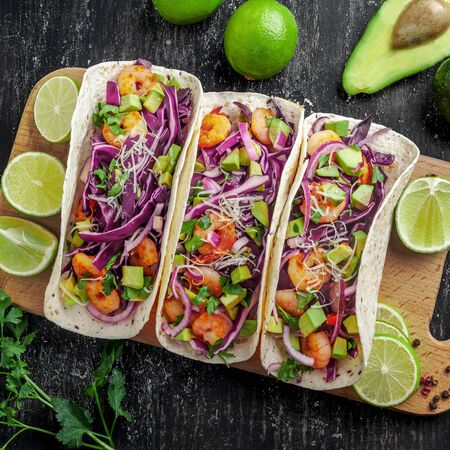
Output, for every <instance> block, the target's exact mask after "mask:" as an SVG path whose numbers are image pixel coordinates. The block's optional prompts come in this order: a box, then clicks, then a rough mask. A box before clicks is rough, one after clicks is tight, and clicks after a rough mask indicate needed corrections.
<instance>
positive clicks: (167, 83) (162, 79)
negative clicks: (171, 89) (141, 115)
mask: <svg viewBox="0 0 450 450" xmlns="http://www.w3.org/2000/svg"><path fill="white" fill-rule="evenodd" d="M155 77H156V79H157V80H158V81H161V83H164V84H165V85H167V86H169V80H168V78H167V77H166V75H161V74H160V73H155ZM156 86H158V87H159V89H161V86H160V84H159V83H158V84H157V85H156ZM161 92H162V89H161Z"/></svg>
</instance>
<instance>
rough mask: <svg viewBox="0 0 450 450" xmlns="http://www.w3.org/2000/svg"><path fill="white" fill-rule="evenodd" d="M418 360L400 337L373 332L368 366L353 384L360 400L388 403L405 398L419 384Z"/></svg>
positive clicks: (396, 403)
mask: <svg viewBox="0 0 450 450" xmlns="http://www.w3.org/2000/svg"><path fill="white" fill-rule="evenodd" d="M419 380H420V362H419V359H418V358H417V355H416V352H415V351H414V350H413V348H412V347H411V346H410V345H409V344H407V343H406V342H405V341H404V340H403V339H400V338H398V337H396V336H392V335H389V334H376V335H375V337H374V340H373V346H372V351H371V352H370V356H369V360H368V362H367V367H366V369H365V371H364V373H363V376H362V377H361V378H360V379H359V380H358V381H357V382H356V384H354V386H353V387H354V389H355V391H356V393H357V394H358V395H359V396H360V397H361V399H362V400H364V401H366V402H368V403H371V404H372V405H375V406H381V407H389V406H395V405H399V404H400V403H403V402H404V401H405V400H407V399H408V398H409V397H410V396H411V395H412V394H413V393H414V391H415V390H416V389H417V387H418V386H419Z"/></svg>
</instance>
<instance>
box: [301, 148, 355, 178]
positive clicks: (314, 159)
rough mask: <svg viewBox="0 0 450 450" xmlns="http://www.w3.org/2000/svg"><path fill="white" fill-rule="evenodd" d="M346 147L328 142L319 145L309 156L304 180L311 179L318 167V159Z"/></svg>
mask: <svg viewBox="0 0 450 450" xmlns="http://www.w3.org/2000/svg"><path fill="white" fill-rule="evenodd" d="M347 147H348V146H347V145H345V144H344V143H342V142H339V141H330V142H326V143H325V144H323V145H321V146H320V147H319V148H318V149H317V150H316V151H315V152H314V153H313V155H312V156H311V158H310V159H309V162H308V168H307V169H306V173H305V178H308V179H311V178H312V177H313V176H314V174H315V172H316V169H317V166H318V165H319V161H320V157H321V156H323V155H329V154H330V153H332V152H334V151H337V150H342V149H344V148H347Z"/></svg>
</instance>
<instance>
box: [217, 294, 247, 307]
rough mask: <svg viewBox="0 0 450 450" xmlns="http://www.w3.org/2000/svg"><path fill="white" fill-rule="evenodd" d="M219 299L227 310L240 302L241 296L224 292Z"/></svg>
mask: <svg viewBox="0 0 450 450" xmlns="http://www.w3.org/2000/svg"><path fill="white" fill-rule="evenodd" d="M220 301H221V302H222V304H223V306H225V308H226V309H227V310H231V309H233V308H235V307H236V306H237V305H239V303H241V301H242V296H240V295H236V294H225V295H222V297H220Z"/></svg>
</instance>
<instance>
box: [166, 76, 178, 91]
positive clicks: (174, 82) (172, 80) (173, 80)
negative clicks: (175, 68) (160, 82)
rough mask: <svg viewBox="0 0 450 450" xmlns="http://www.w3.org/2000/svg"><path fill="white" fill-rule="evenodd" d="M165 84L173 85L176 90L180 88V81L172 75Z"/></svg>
mask: <svg viewBox="0 0 450 450" xmlns="http://www.w3.org/2000/svg"><path fill="white" fill-rule="evenodd" d="M165 84H167V86H175V89H176V90H178V89H180V82H179V81H178V80H177V79H176V78H175V77H172V78H171V79H170V80H169V82H168V83H165Z"/></svg>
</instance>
